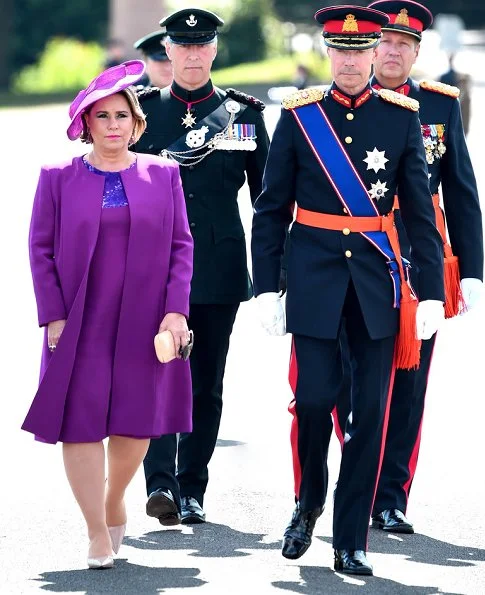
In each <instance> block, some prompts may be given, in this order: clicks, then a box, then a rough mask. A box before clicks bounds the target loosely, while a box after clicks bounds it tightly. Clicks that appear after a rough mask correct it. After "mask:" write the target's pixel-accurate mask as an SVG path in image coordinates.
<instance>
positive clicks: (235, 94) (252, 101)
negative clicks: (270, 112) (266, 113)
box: [226, 88, 266, 112]
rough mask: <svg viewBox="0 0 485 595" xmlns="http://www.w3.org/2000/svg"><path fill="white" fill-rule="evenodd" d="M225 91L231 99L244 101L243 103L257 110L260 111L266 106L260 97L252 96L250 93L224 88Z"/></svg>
mask: <svg viewBox="0 0 485 595" xmlns="http://www.w3.org/2000/svg"><path fill="white" fill-rule="evenodd" d="M226 93H227V95H228V96H229V97H231V98H232V99H235V100H236V101H239V103H244V105H249V106H250V107H253V108H254V109H255V110H257V111H258V112H262V111H263V110H264V108H265V107H266V104H265V103H264V102H263V101H261V99H258V98H257V97H253V96H252V95H248V94H247V93H243V92H242V91H238V90H237V89H232V88H230V89H226Z"/></svg>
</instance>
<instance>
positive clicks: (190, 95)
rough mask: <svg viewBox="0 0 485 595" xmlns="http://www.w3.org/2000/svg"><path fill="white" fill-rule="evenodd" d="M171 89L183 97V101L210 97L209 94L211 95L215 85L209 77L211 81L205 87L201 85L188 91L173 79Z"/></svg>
mask: <svg viewBox="0 0 485 595" xmlns="http://www.w3.org/2000/svg"><path fill="white" fill-rule="evenodd" d="M171 89H172V92H173V93H174V94H175V95H176V96H177V97H179V98H180V99H182V101H187V102H193V101H200V100H201V99H205V98H206V97H209V95H211V93H212V92H213V90H214V85H213V84H212V81H211V80H210V79H209V81H208V82H207V83H206V84H205V85H204V86H203V87H199V88H198V89H195V90H194V91H188V90H187V89H184V88H183V87H181V86H180V85H179V84H177V83H176V82H175V81H172V86H171Z"/></svg>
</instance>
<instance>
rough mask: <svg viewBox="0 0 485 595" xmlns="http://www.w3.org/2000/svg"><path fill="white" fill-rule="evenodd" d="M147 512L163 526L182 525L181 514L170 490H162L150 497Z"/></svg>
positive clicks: (156, 491)
mask: <svg viewBox="0 0 485 595" xmlns="http://www.w3.org/2000/svg"><path fill="white" fill-rule="evenodd" d="M146 511H147V515H148V516H152V517H155V518H157V519H158V520H159V521H160V524H161V525H165V526H168V527H171V526H172V525H179V524H180V513H179V510H178V508H177V505H176V504H175V499H174V497H173V494H172V492H171V491H170V490H168V489H165V488H160V489H158V490H155V491H154V492H152V493H151V494H150V495H149V496H148V500H147V506H146Z"/></svg>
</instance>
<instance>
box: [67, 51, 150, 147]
mask: <svg viewBox="0 0 485 595" xmlns="http://www.w3.org/2000/svg"><path fill="white" fill-rule="evenodd" d="M144 72H145V63H144V62H142V61H141V60H128V61H127V62H122V63H121V64H118V65H117V66H112V67H111V68H108V69H107V70H104V71H103V72H102V73H101V74H98V76H97V77H96V78H94V79H93V80H92V81H91V82H90V83H89V85H88V86H87V87H86V89H82V90H81V91H79V93H78V94H77V96H76V98H75V99H74V101H73V102H72V103H71V105H70V106H69V117H70V118H71V123H70V124H69V127H68V129H67V136H68V137H69V139H70V140H76V139H77V138H79V136H80V135H81V132H82V131H83V122H82V115H83V113H84V112H85V111H86V109H87V108H88V107H89V106H90V105H93V103H96V101H99V100H100V99H104V98H105V97H109V96H110V95H114V94H115V93H119V92H120V91H122V90H123V89H126V88H127V87H130V86H131V85H134V84H135V83H136V82H137V81H139V80H140V79H141V77H142V76H143V73H144Z"/></svg>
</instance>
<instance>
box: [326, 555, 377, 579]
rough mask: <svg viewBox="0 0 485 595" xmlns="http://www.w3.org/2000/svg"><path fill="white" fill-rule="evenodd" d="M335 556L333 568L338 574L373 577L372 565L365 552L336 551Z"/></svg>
mask: <svg viewBox="0 0 485 595" xmlns="http://www.w3.org/2000/svg"><path fill="white" fill-rule="evenodd" d="M334 554H335V562H334V565H333V567H334V568H335V570H336V571H337V572H344V573H345V574H363V575H367V576H372V574H373V573H372V565H371V564H369V562H368V561H367V558H366V557H365V552H364V550H334Z"/></svg>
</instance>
